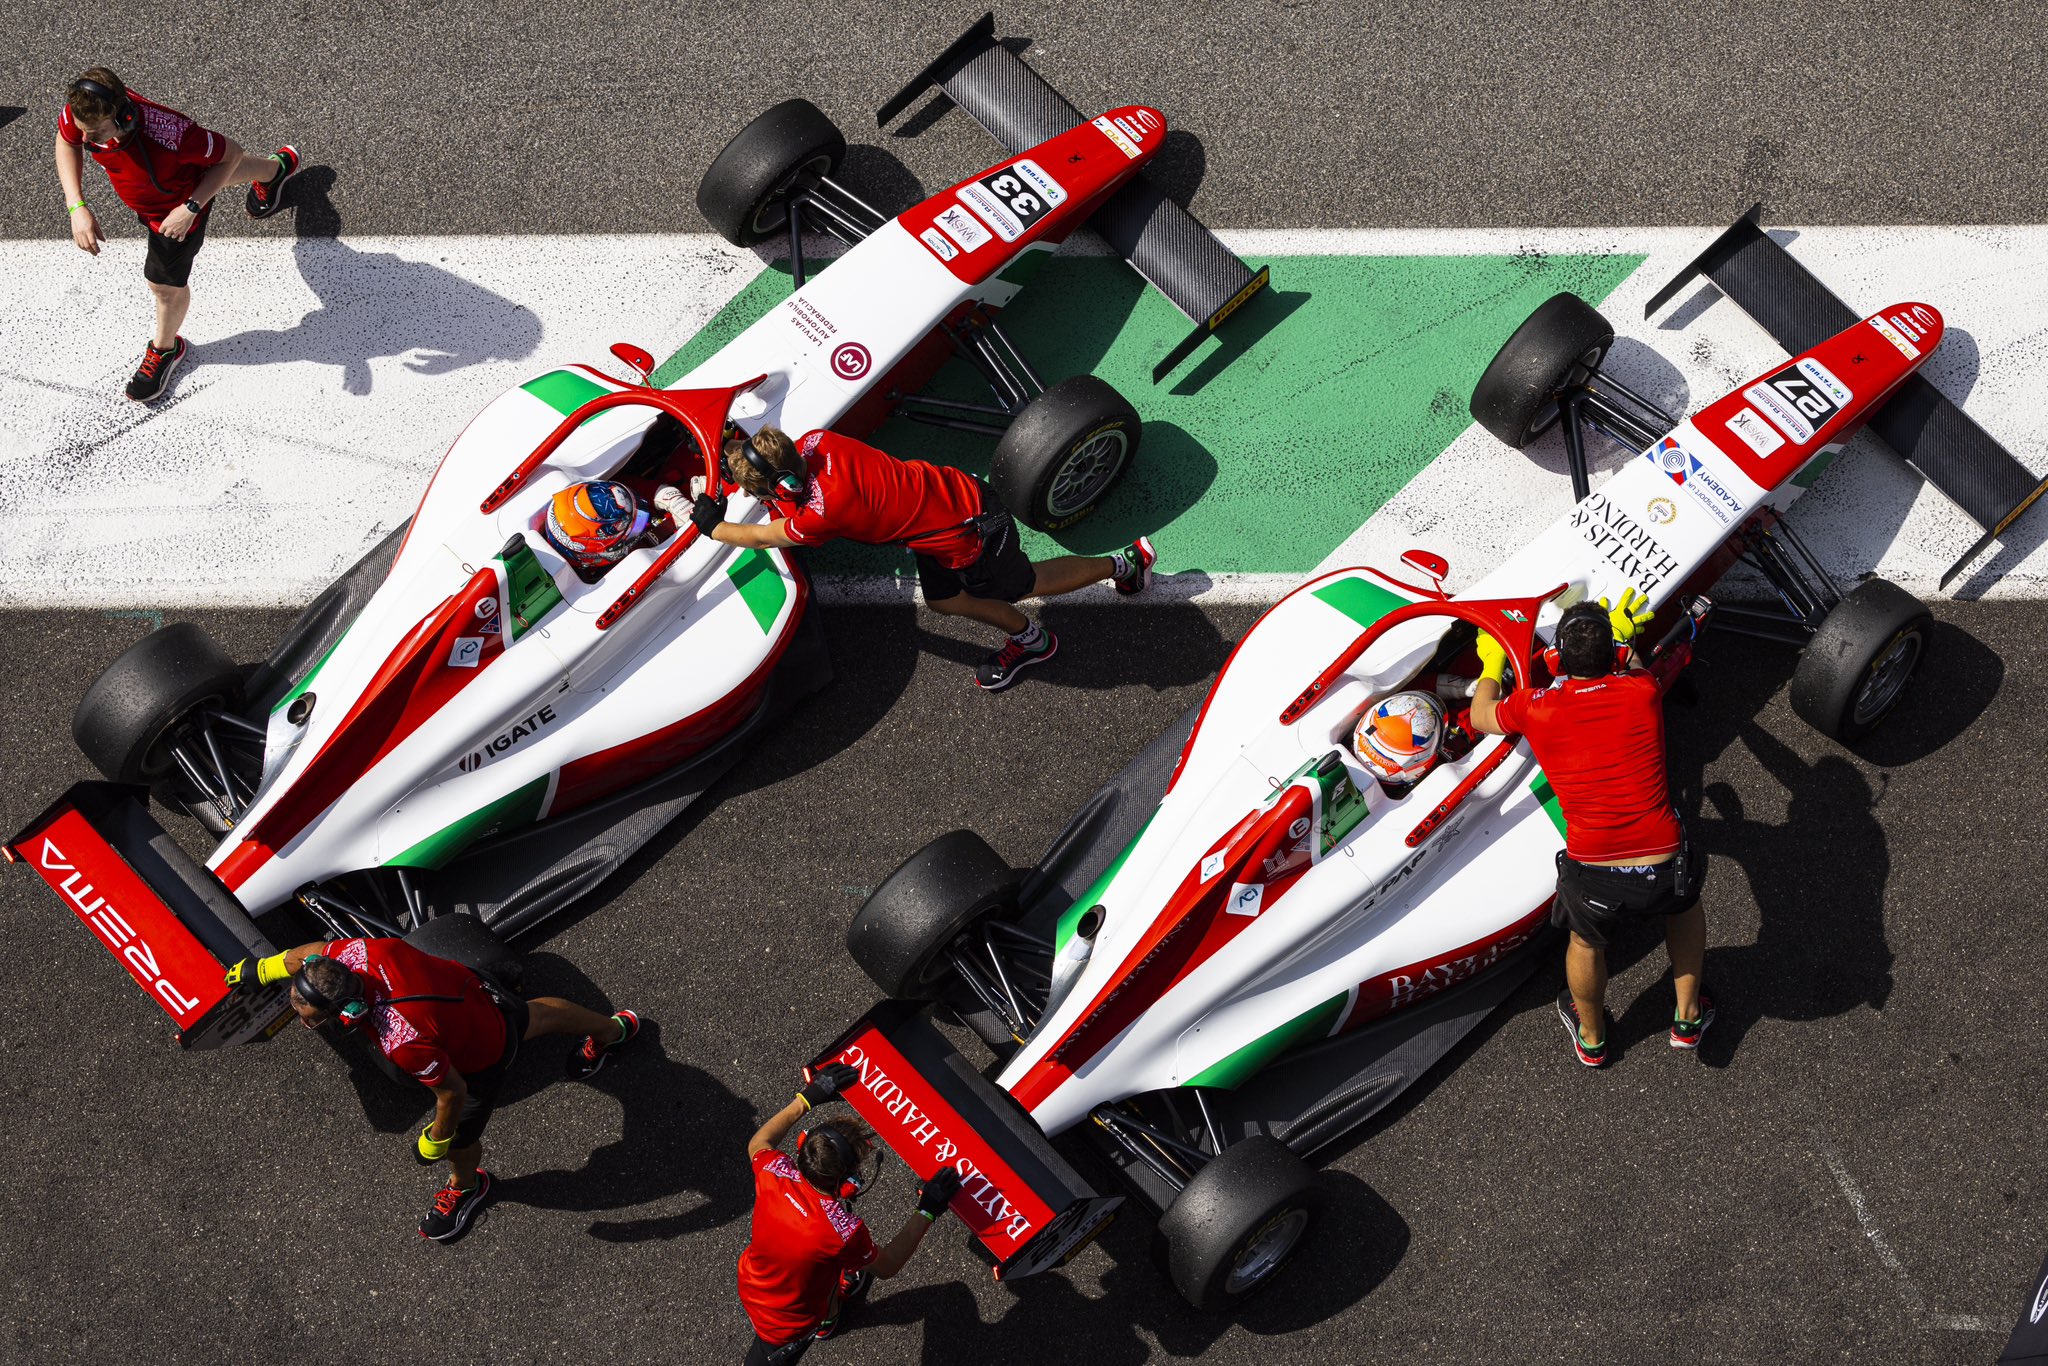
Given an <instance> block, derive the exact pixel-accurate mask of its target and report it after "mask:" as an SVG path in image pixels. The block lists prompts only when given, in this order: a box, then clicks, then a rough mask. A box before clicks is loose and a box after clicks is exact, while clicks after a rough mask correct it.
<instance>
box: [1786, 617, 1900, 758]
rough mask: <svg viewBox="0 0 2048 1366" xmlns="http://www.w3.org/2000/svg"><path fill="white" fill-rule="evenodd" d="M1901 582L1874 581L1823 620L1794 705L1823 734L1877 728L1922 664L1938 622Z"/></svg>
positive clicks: (1847, 737)
mask: <svg viewBox="0 0 2048 1366" xmlns="http://www.w3.org/2000/svg"><path fill="white" fill-rule="evenodd" d="M1933 620H1934V619H1933V618H1932V617H1931V616H1929V615H1928V611H1927V606H1926V604H1925V603H1922V602H1921V601H1920V600H1919V599H1918V598H1916V597H1914V596H1913V595H1912V594H1911V593H1908V592H1907V591H1906V590H1905V589H1903V588H1901V587H1899V586H1898V585H1897V584H1895V583H1889V582H1887V581H1885V580H1884V579H1867V580H1865V581H1864V582H1862V583H1860V584H1858V585H1856V587H1855V589H1854V591H1852V592H1850V593H1849V594H1848V595H1847V596H1846V597H1844V598H1843V599H1842V600H1841V602H1839V603H1837V604H1836V605H1835V608H1834V610H1833V611H1831V612H1829V613H1828V614H1827V616H1826V617H1824V618H1822V620H1821V623H1820V629H1819V630H1817V631H1815V632H1814V633H1813V639H1812V640H1810V641H1808V642H1807V643H1806V648H1805V649H1804V650H1802V651H1800V654H1799V667H1798V668H1797V669H1796V670H1795V671H1794V672H1793V674H1792V710H1793V711H1795V712H1797V713H1798V714H1799V718H1800V719H1801V720H1802V721H1805V722H1806V723H1807V724H1808V725H1810V726H1812V727H1813V728H1814V729H1815V730H1817V731H1819V732H1820V733H1821V734H1822V735H1825V736H1828V737H1829V738H1831V739H1835V740H1839V741H1841V742H1842V743H1843V744H1854V743H1855V742H1856V741H1858V740H1861V739H1862V738H1863V737H1864V736H1866V735H1868V734H1870V732H1872V731H1873V730H1876V729H1877V726H1878V723H1879V722H1881V721H1883V720H1884V718H1885V715H1886V714H1887V713H1888V712H1890V711H1891V709H1892V707H1893V706H1894V705H1895V704H1896V703H1897V702H1898V700H1899V695H1900V693H1901V692H1903V691H1904V690H1905V686H1906V680H1907V679H1908V678H1910V677H1911V676H1912V673H1913V670H1914V669H1915V668H1916V667H1918V666H1919V663H1920V659H1921V656H1922V655H1923V654H1925V653H1926V649H1927V632H1928V628H1929V627H1930V626H1931V625H1932V624H1933Z"/></svg>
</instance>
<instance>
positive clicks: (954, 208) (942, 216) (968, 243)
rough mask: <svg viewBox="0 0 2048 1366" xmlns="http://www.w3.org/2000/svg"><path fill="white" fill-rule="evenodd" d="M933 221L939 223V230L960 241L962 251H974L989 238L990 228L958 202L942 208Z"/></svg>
mask: <svg viewBox="0 0 2048 1366" xmlns="http://www.w3.org/2000/svg"><path fill="white" fill-rule="evenodd" d="M932 222H933V223H935V224H937V225H938V227H939V230H940V231H942V232H944V233H945V234H946V236H948V237H950V238H952V239H953V240H954V241H955V242H958V243H959V244H960V250H962V251H973V250H974V249H975V248H976V247H978V246H980V245H981V244H982V243H984V242H986V241H988V240H989V235H988V229H987V228H985V227H983V226H982V225H981V220H980V219H978V218H976V217H975V216H974V215H973V214H971V213H969V212H967V210H965V209H963V208H961V207H960V206H959V205H958V204H948V205H947V206H946V207H945V208H943V209H940V210H939V211H938V213H937V214H935V215H934V216H933V218H932Z"/></svg>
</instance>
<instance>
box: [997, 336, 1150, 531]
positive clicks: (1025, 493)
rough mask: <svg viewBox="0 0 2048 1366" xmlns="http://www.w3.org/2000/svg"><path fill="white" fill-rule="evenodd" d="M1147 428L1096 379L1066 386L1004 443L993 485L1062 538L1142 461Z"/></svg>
mask: <svg viewBox="0 0 2048 1366" xmlns="http://www.w3.org/2000/svg"><path fill="white" fill-rule="evenodd" d="M1143 432H1144V424H1143V423H1141V422H1140V421H1139V420H1138V410H1137V409H1135V408H1133V407H1132V406H1131V405H1130V404H1129V403H1128V402H1126V401H1125V400H1124V396H1123V395H1122V394H1119V393H1118V392H1117V391H1116V390H1115V389H1113V388H1111V387H1110V386H1109V385H1108V384H1106V383H1104V382H1103V381H1101V380H1099V379H1097V378H1096V377H1095V376H1093V375H1075V376H1074V377H1073V378H1071V379H1064V380H1061V381H1060V382H1059V383H1058V384H1055V385H1053V386H1052V388H1050V389H1047V390H1046V391H1045V392H1044V393H1042V394H1040V395H1038V396H1037V397H1036V398H1034V399H1032V400H1031V401H1030V402H1029V403H1027V404H1025V405H1024V410H1023V411H1022V412H1020V413H1018V414H1017V416H1016V417H1015V418H1014V419H1013V420H1012V421H1011V423H1010V429H1009V430H1008V431H1006V432H1004V433H1003V439H1002V440H1001V441H998V442H997V443H996V453H995V458H994V459H993V460H992V461H991V462H990V464H989V475H988V478H989V483H990V484H991V485H993V486H994V488H995V491H996V496H997V497H999V498H1001V499H1002V500H1003V506H1005V507H1007V508H1009V509H1010V511H1011V512H1013V513H1015V514H1016V515H1017V518H1018V520H1019V521H1021V522H1023V523H1024V525H1026V526H1028V527H1030V528H1031V529H1032V530H1034V531H1058V530H1060V529H1061V528H1062V527H1069V526H1072V525H1073V524H1074V523H1076V522H1078V521H1080V520H1081V519H1082V518H1083V517H1086V516H1087V515H1088V514H1089V513H1091V512H1093V511H1095V509H1096V507H1097V506H1099V505H1100V504H1101V502H1102V500H1103V499H1104V498H1106V497H1108V496H1109V491H1110V490H1111V489H1113V488H1115V487H1116V484H1117V481H1118V480H1119V479H1121V478H1123V476H1124V471H1125V470H1127V469H1129V468H1130V466H1131V458H1132V457H1133V456H1135V455H1136V454H1137V453H1138V438H1139V437H1140V436H1141V435H1142V434H1143Z"/></svg>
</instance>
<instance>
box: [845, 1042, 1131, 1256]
mask: <svg viewBox="0 0 2048 1366" xmlns="http://www.w3.org/2000/svg"><path fill="white" fill-rule="evenodd" d="M831 1062H843V1063H847V1064H849V1065H851V1066H852V1067H854V1068H855V1069H856V1070H858V1071H859V1072H860V1085H858V1086H856V1087H854V1088H853V1089H852V1090H851V1091H846V1092H841V1093H840V1094H841V1099H843V1100H845V1101H847V1102H848V1103H849V1104H851V1105H852V1106H853V1108H854V1111H855V1112H856V1113H857V1114H859V1115H860V1117H861V1118H862V1119H864V1120H866V1121H867V1122H868V1123H869V1124H871V1125H873V1126H874V1130H875V1132H876V1133H877V1134H879V1135H880V1136H881V1138H882V1141H883V1142H885V1143H887V1144H888V1145H889V1147H890V1150H891V1151H893V1152H894V1153H895V1154H896V1155H897V1156H898V1157H900V1158H902V1159H903V1161H904V1163H905V1165H907V1166H908V1167H909V1168H910V1169H911V1171H913V1172H915V1173H916V1174H917V1179H918V1180H920V1181H922V1180H924V1179H925V1178H926V1177H929V1176H930V1175H931V1174H932V1173H933V1172H935V1171H937V1170H938V1169H939V1168H941V1167H953V1168H955V1169H957V1170H958V1171H959V1173H960V1176H961V1185H960V1193H959V1194H958V1195H956V1196H954V1197H953V1205H952V1210H953V1213H954V1214H956V1215H958V1216H959V1218H960V1221H961V1222H962V1223H964V1224H966V1225H967V1227H968V1229H969V1230H970V1231H971V1232H972V1233H973V1234H974V1236H975V1238H976V1240H977V1241H978V1242H979V1243H980V1245H981V1247H982V1248H983V1249H984V1250H985V1251H986V1252H987V1254H988V1256H989V1258H990V1259H991V1260H992V1261H993V1262H994V1264H995V1274H996V1279H997V1280H1001V1281H1011V1280H1018V1279H1020V1278H1022V1277H1025V1276H1031V1275H1036V1274H1037V1273H1039V1272H1041V1271H1049V1270H1051V1269H1052V1268H1053V1267H1056V1266H1059V1265H1061V1264H1063V1263H1064V1262H1066V1261H1067V1260H1068V1259H1069V1258H1071V1257H1072V1256H1073V1255H1074V1254H1075V1253H1077V1252H1079V1251H1080V1250H1081V1249H1082V1248H1083V1247H1086V1246H1087V1245H1088V1243H1089V1242H1090V1240H1092V1239H1093V1238H1094V1237H1095V1235H1096V1234H1097V1233H1100V1232H1101V1231H1102V1229H1103V1227H1104V1226H1105V1225H1107V1224H1108V1223H1109V1221H1110V1219H1111V1218H1112V1217H1113V1216H1114V1215H1115V1213H1116V1211H1117V1208H1118V1207H1119V1206H1120V1205H1122V1204H1123V1197H1122V1196H1120V1195H1109V1196H1105V1195H1098V1194H1096V1193H1095V1191H1094V1190H1093V1189H1091V1188H1090V1187H1089V1185H1088V1183H1087V1182H1086V1181H1084V1180H1082V1178H1081V1175H1080V1173H1078V1172H1076V1171H1075V1170H1074V1169H1073V1168H1072V1167H1071V1166H1069V1165H1068V1164H1067V1161H1066V1159H1065V1158H1063V1157H1061V1156H1060V1155H1059V1153H1058V1152H1057V1151H1055V1150H1054V1148H1053V1146H1052V1140H1051V1139H1049V1138H1047V1137H1046V1135H1045V1131H1044V1130H1042V1129H1040V1128H1039V1127H1038V1125H1037V1123H1036V1122H1035V1121H1034V1120H1033V1119H1032V1118H1031V1116H1030V1115H1028V1114H1026V1113H1025V1111H1024V1108H1023V1107H1022V1106H1020V1105H1018V1104H1017V1102H1016V1101H1015V1100H1013V1099H1012V1098H1011V1097H1010V1095H1009V1094H1008V1093H1007V1092H1005V1091H1003V1090H1002V1089H1001V1088H1000V1087H998V1086H996V1085H995V1083H993V1082H991V1081H989V1080H988V1079H987V1078H986V1077H984V1076H982V1075H981V1073H979V1072H977V1071H975V1070H974V1068H972V1067H971V1066H969V1065H968V1063H967V1060H966V1059H965V1058H963V1057H962V1056H961V1055H960V1054H959V1052H958V1051H956V1050H955V1049H954V1048H953V1046H952V1045H951V1044H949V1043H947V1042H946V1040H945V1037H944V1036H943V1035H941V1034H940V1033H939V1031H938V1030H937V1029H935V1028H934V1027H933V1026H932V1023H931V1021H930V1020H928V1019H926V1018H925V1017H924V1015H923V1014H922V1012H921V1008H920V1007H919V1006H918V1004H917V1003H916V1002H913V1001H884V1002H882V1003H881V1004H880V1005H878V1006H876V1007H875V1008H874V1009H873V1010H871V1011H869V1012H868V1013H867V1014H866V1015H864V1016H862V1017H861V1019H860V1021H859V1022H858V1023H856V1024H855V1025H854V1026H853V1027H852V1028H851V1029H849V1030H847V1031H846V1032H845V1033H844V1034H842V1035H840V1036H839V1038H838V1040H837V1041H835V1042H834V1043H833V1044H832V1046H831V1047H829V1048H827V1049H826V1050H825V1051H824V1052H822V1053H820V1054H819V1055H818V1056H817V1058H816V1059H814V1060H813V1061H812V1063H811V1064H810V1067H809V1068H806V1069H805V1072H806V1075H808V1074H809V1073H810V1072H811V1071H812V1070H814V1069H816V1068H819V1067H822V1066H824V1065H825V1064H826V1063H831Z"/></svg>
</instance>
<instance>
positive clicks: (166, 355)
mask: <svg viewBox="0 0 2048 1366" xmlns="http://www.w3.org/2000/svg"><path fill="white" fill-rule="evenodd" d="M187 349H188V348H187V347H186V345H185V339H184V338H183V337H179V338H178V339H177V340H176V341H174V342H172V343H171V344H170V346H168V347H167V348H165V349H164V350H161V351H159V350H157V347H156V343H155V342H148V343H146V344H145V345H144V346H143V348H142V364H140V365H138V366H136V367H135V374H134V375H133V376H132V377H131V378H130V379H129V381H128V387H127V388H126V389H125V390H123V391H122V392H123V393H125V394H127V395H128V397H130V398H132V399H134V400H135V401H136V402H137V403H154V402H156V401H157V400H158V399H160V398H162V397H163V396H164V390H166V389H168V388H170V387H171V376H172V375H174V374H176V373H177V370H178V367H179V366H180V365H182V364H184V362H185V352H186V350H187Z"/></svg>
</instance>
